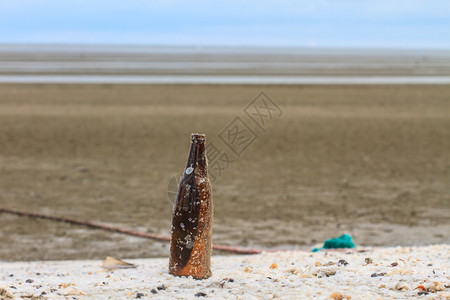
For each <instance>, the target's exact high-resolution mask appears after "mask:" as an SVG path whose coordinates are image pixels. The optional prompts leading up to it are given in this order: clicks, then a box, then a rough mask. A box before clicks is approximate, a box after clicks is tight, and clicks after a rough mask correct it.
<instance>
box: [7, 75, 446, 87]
mask: <svg viewBox="0 0 450 300" xmlns="http://www.w3.org/2000/svg"><path fill="white" fill-rule="evenodd" d="M0 84H152V85H158V84H162V85H176V84H186V85H345V86H348V85H442V84H444V85H446V84H450V76H367V75H362V76H272V75H270V76H246V75H233V76H217V75H213V76H208V75H205V76H201V75H194V76H185V75H161V76H133V75H0Z"/></svg>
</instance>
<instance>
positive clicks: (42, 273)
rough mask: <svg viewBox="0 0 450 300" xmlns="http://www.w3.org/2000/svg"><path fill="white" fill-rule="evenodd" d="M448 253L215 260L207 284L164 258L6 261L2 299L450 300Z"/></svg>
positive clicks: (0, 276) (438, 249)
mask: <svg viewBox="0 0 450 300" xmlns="http://www.w3.org/2000/svg"><path fill="white" fill-rule="evenodd" d="M449 258H450V247H449V246H448V245H435V246H427V247H395V248H373V249H359V250H358V249H357V250H351V251H350V250H342V251H328V252H316V253H311V252H302V251H296V252H291V251H287V252H278V253H263V254H260V255H250V256H214V257H213V259H212V270H213V276H212V277H211V278H209V279H206V280H194V279H192V278H185V277H182V278H180V277H173V276H172V275H169V274H168V273H167V264H168V260H167V259H162V258H161V259H132V260H129V262H131V263H133V264H135V265H136V266H137V267H136V268H133V269H120V270H105V269H102V267H101V264H102V263H101V260H89V261H86V260H84V261H37V262H26V263H25V262H13V263H2V268H1V270H0V293H1V294H2V297H3V298H2V299H9V298H8V297H13V296H14V297H25V298H33V299H68V298H70V299H80V298H81V299H83V298H90V299H111V298H114V299H133V298H134V299H136V298H142V299H202V298H210V299H211V298H212V299H335V300H343V299H413V298H418V299H450V274H449V270H450V263H449V262H450V259H449Z"/></svg>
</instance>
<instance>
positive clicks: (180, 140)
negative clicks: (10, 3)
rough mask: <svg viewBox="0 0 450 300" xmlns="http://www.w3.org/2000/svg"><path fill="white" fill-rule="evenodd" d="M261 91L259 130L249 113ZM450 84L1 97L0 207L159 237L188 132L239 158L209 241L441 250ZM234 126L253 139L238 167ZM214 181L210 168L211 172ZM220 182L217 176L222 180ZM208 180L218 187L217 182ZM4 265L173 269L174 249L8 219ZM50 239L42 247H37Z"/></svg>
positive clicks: (218, 199) (67, 89) (115, 89)
mask: <svg viewBox="0 0 450 300" xmlns="http://www.w3.org/2000/svg"><path fill="white" fill-rule="evenodd" d="M261 91H264V92H265V93H266V94H267V95H269V96H270V97H271V99H273V100H274V101H276V103H278V105H279V107H280V108H282V110H283V114H282V116H280V117H279V118H274V119H273V120H272V121H271V122H269V123H268V124H267V127H266V128H265V129H266V130H265V131H263V130H261V128H259V127H258V126H256V124H255V123H254V122H253V121H252V120H251V119H249V117H248V116H247V115H246V114H245V112H244V109H245V107H246V106H247V105H248V104H249V103H251V101H253V100H254V99H255V97H256V96H257V95H258V94H259V93H260V92H261ZM448 95H450V86H448V85H432V86H427V85H412V86H411V85H408V86H401V85H397V86H392V85H388V86H384V85H371V86H366V85H355V86H336V85H333V86H327V85H321V86H303V85H300V86H261V85H248V86H239V85H227V86H223V85H221V86H217V85H94V84H90V85H76V84H68V85H59V84H35V85H33V84H25V85H21V84H10V85H6V84H4V85H1V86H0V145H2V147H1V148H0V169H1V173H0V176H1V180H0V190H1V193H0V204H1V206H4V207H8V208H11V209H17V210H25V211H33V212H38V213H39V212H40V213H46V214H52V215H56V216H66V217H71V218H75V219H79V220H90V221H94V222H100V223H105V224H111V225H114V226H122V227H125V228H131V229H137V230H141V231H149V232H154V233H158V234H164V235H168V234H169V230H170V220H171V211H172V202H171V201H172V200H170V199H169V198H168V190H169V191H172V197H173V192H174V190H173V189H176V187H175V188H174V187H173V185H172V186H171V187H170V184H169V183H170V180H171V179H172V178H173V176H174V175H176V174H178V173H179V172H181V171H182V169H183V167H184V164H185V162H186V156H187V151H188V146H189V144H188V143H189V135H190V133H191V132H204V133H206V134H207V136H208V142H213V143H214V144H215V145H216V146H217V147H218V148H219V149H222V150H223V151H224V152H226V153H227V154H228V155H229V156H230V159H232V160H234V162H232V163H231V164H230V165H229V168H228V169H227V170H223V171H222V172H221V174H220V176H217V179H216V181H215V182H214V183H213V194H214V201H215V223H214V237H213V239H214V241H213V242H214V243H218V244H226V245H231V246H241V247H257V248H265V249H292V250H295V249H303V250H308V251H309V250H311V248H312V247H313V246H314V245H316V244H318V243H322V242H323V241H324V240H325V239H327V238H331V237H336V236H339V235H341V234H343V233H349V234H351V235H352V236H353V237H354V240H355V243H356V244H357V245H360V246H397V245H401V246H415V245H429V244H439V243H447V244H448V243H450V236H449V235H448V232H450V227H449V226H450V225H449V224H450V223H449V215H450V205H449V203H450V201H449V195H450V193H449V185H448V182H449V181H448V179H449V178H450V176H449V162H450V156H449V155H450V131H449V128H450V118H449V116H450V102H449V100H448ZM236 117H239V118H241V119H242V120H243V122H245V123H246V124H247V125H248V126H249V127H250V128H251V129H252V131H253V132H254V133H255V134H257V135H258V138H257V139H255V141H254V142H253V143H252V144H251V145H249V146H248V148H247V149H246V150H245V151H244V152H243V153H242V154H241V155H240V156H237V155H235V154H234V153H233V152H232V151H231V150H230V148H228V147H227V145H225V143H224V142H223V141H222V140H221V138H220V136H219V135H220V133H221V132H223V130H224V129H225V128H227V126H228V125H229V124H230V122H232V121H233V120H234V119H235V118H236ZM211 172H213V170H211ZM216 173H217V171H216ZM216 175H218V174H216ZM0 228H2V230H1V231H0V238H1V240H2V243H0V260H3V261H24V260H61V259H100V258H104V257H105V256H107V255H110V256H116V257H128V258H145V257H168V245H167V244H166V243H159V242H154V241H149V240H145V239H139V238H133V237H128V236H123V235H119V234H111V233H105V232H102V231H97V230H88V229H85V228H83V227H75V226H71V225H67V224H57V223H52V222H49V221H44V220H30V219H27V218H18V217H16V216H11V215H6V214H2V216H1V218H0ZM43 241H45V243H44V242H43Z"/></svg>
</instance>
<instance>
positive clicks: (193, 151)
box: [185, 134, 208, 175]
mask: <svg viewBox="0 0 450 300" xmlns="http://www.w3.org/2000/svg"><path fill="white" fill-rule="evenodd" d="M205 143H206V136H205V135H204V134H192V135H191V148H190V150H189V157H188V161H187V164H186V169H185V170H186V174H188V173H189V174H190V173H191V172H196V173H197V174H200V175H206V174H207V172H208V162H207V159H206V147H205ZM189 168H193V169H189ZM188 170H189V171H188Z"/></svg>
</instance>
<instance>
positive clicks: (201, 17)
mask: <svg viewBox="0 0 450 300" xmlns="http://www.w3.org/2000/svg"><path fill="white" fill-rule="evenodd" d="M0 43H46V44H47V43H48V44H120V45H124V44H139V45H189V46H206V45H212V46H283V47H297V46H300V47H343V48H436V49H450V1H449V0H423V1H422V0H367V1H364V0H316V1H314V0H309V1H303V0H299V1H290V0H279V1H266V0H260V1H245V0H241V1H235V0H233V1H213V0H210V1H206V0H198V1H187V0H166V1H151V0H128V1H126V0H120V1H117V0H89V1H88V0H72V1H61V0H0Z"/></svg>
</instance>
